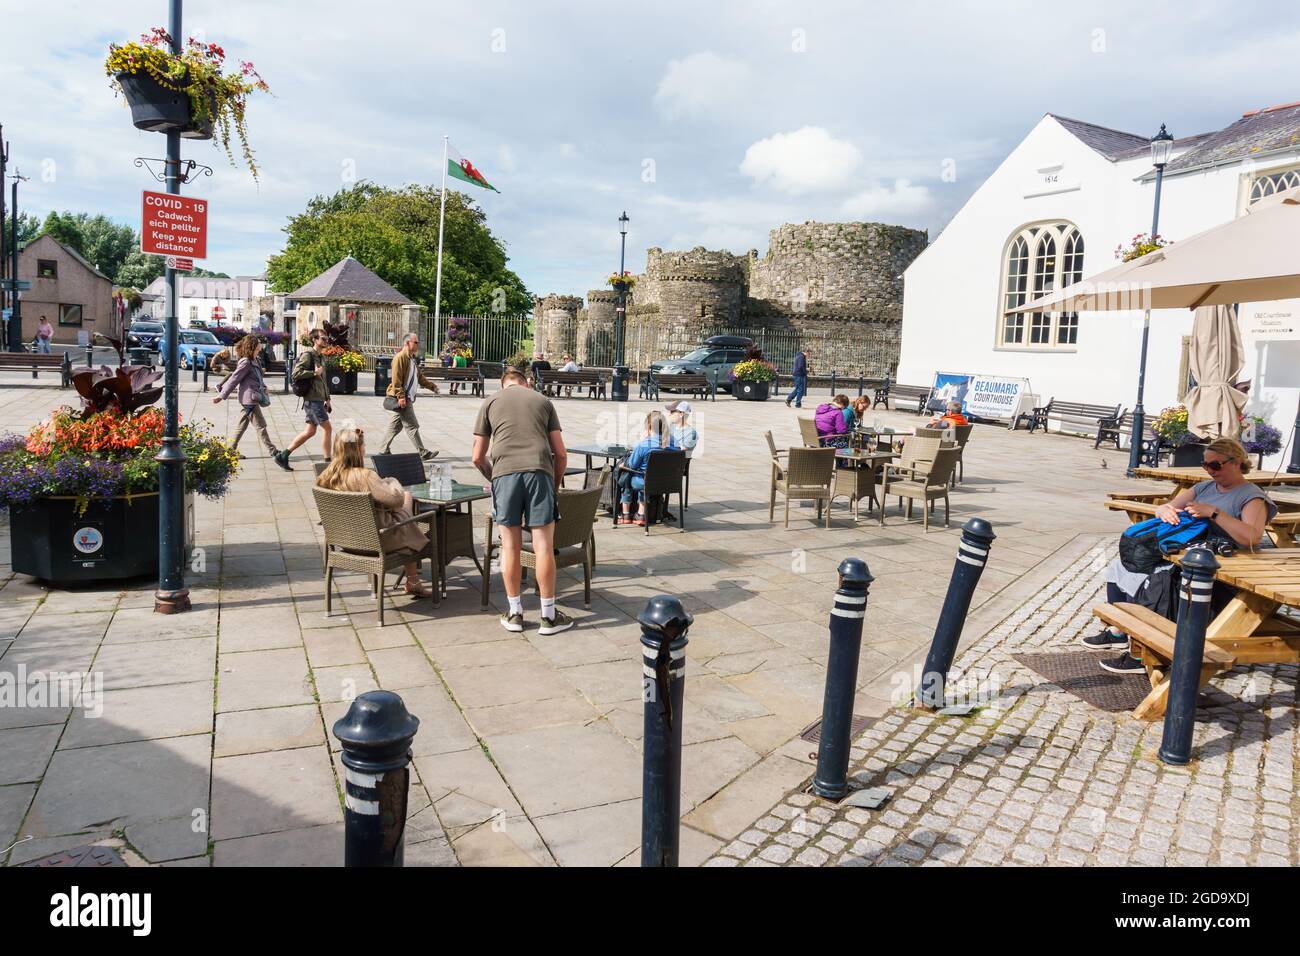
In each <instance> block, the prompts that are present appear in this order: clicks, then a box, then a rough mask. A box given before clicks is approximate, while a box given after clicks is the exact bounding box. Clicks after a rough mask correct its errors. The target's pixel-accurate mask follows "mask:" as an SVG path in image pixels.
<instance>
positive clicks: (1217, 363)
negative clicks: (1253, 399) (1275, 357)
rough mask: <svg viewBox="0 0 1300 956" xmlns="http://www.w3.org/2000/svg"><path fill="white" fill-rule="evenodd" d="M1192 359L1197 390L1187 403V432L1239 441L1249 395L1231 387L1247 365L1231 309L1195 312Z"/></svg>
mask: <svg viewBox="0 0 1300 956" xmlns="http://www.w3.org/2000/svg"><path fill="white" fill-rule="evenodd" d="M1190 359H1191V363H1190V364H1191V372H1192V377H1193V378H1195V379H1196V387H1195V388H1193V389H1192V390H1191V391H1190V392H1188V393H1187V398H1186V399H1185V402H1186V405H1187V428H1188V430H1189V431H1191V432H1192V433H1193V434H1196V435H1200V436H1202V437H1205V438H1221V437H1227V438H1236V437H1237V436H1238V434H1240V432H1241V410H1242V409H1243V408H1244V407H1245V406H1246V394H1245V392H1241V391H1238V390H1237V389H1235V388H1233V386H1232V383H1233V382H1235V381H1236V380H1237V376H1238V374H1240V372H1241V369H1242V366H1243V365H1244V364H1245V355H1244V353H1243V350H1242V347H1241V332H1240V331H1238V329H1237V315H1236V312H1235V310H1233V308H1232V307H1231V306H1227V305H1203V306H1201V307H1200V308H1199V309H1197V310H1196V320H1195V322H1194V323H1193V324H1192V348H1191V356H1190Z"/></svg>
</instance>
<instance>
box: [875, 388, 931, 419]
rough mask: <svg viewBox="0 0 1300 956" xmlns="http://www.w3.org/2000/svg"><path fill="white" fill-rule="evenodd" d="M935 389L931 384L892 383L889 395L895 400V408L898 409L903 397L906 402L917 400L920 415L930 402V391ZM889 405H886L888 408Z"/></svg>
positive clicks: (917, 410) (917, 409)
mask: <svg viewBox="0 0 1300 956" xmlns="http://www.w3.org/2000/svg"><path fill="white" fill-rule="evenodd" d="M931 391H933V389H931V388H930V386H929V385H896V384H895V385H890V386H889V392H888V397H889V398H892V399H893V400H894V409H895V410H897V409H898V402H899V400H900V399H901V400H902V401H905V402H916V414H918V415H920V414H921V413H922V412H924V411H925V410H926V406H927V405H929V404H930V392H931ZM887 407H888V405H886V408H887Z"/></svg>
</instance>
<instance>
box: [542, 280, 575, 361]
mask: <svg viewBox="0 0 1300 956" xmlns="http://www.w3.org/2000/svg"><path fill="white" fill-rule="evenodd" d="M581 308H582V296H580V295H557V294H555V293H551V294H550V295H545V296H541V297H539V298H538V299H537V300H536V301H535V302H534V304H533V348H534V349H537V350H540V351H542V352H544V353H546V354H547V355H548V356H549V355H563V354H564V353H565V352H572V351H573V350H574V348H575V346H576V343H575V341H574V331H575V330H574V320H575V319H576V318H577V316H578V311H579V310H580V309H581Z"/></svg>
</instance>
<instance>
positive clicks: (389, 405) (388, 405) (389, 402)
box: [384, 395, 402, 412]
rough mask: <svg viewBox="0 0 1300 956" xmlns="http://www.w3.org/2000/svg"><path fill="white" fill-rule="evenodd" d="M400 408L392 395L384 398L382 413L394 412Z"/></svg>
mask: <svg viewBox="0 0 1300 956" xmlns="http://www.w3.org/2000/svg"><path fill="white" fill-rule="evenodd" d="M401 407H402V406H401V405H400V404H399V403H398V401H397V399H396V398H395V397H394V396H392V395H385V396H384V411H386V412H395V411H397V410H398V409H399V408H401Z"/></svg>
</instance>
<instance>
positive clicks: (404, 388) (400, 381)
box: [379, 332, 438, 461]
mask: <svg viewBox="0 0 1300 956" xmlns="http://www.w3.org/2000/svg"><path fill="white" fill-rule="evenodd" d="M419 351H420V337H419V336H418V335H416V334H415V333H414V332H410V333H408V334H407V336H406V338H405V339H403V340H402V347H401V348H400V349H398V350H397V354H396V355H395V356H393V374H392V378H391V380H390V381H389V383H388V393H387V395H386V397H385V398H384V408H386V409H388V410H389V411H390V412H392V413H393V417H392V418H391V419H390V420H389V422H388V430H387V431H386V432H384V437H383V439H382V440H381V441H380V443H379V454H381V455H387V454H388V449H389V448H391V447H392V445H393V439H394V438H396V437H397V433H398V432H399V431H401V430H402V429H403V428H405V429H406V434H407V435H408V436H409V437H410V439H411V444H412V445H414V446H415V450H416V451H418V452H419V453H420V457H421V458H422V459H423V460H424V461H433V460H434V459H435V458H437V457H438V453H437V452H436V451H430V450H429V449H428V448H425V447H424V439H422V438H421V437H420V420H419V419H418V418H416V417H415V393H416V391H417V390H418V388H419V386H421V385H423V386H424V387H425V388H427V389H428V390H429V391H431V392H433V394H435V395H437V394H438V384H437V382H434V381H431V380H430V379H428V378H427V377H426V376H425V374H424V370H423V369H422V368H420V360H419V358H418V357H417V353H418V352H419ZM394 406H396V407H394Z"/></svg>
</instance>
